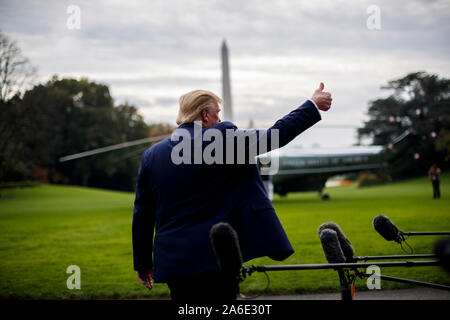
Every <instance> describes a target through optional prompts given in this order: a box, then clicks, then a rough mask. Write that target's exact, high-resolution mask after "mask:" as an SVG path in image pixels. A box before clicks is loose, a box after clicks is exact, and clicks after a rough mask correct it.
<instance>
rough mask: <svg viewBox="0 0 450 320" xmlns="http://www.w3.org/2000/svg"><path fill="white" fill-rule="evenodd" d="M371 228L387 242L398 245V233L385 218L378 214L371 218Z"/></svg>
mask: <svg viewBox="0 0 450 320" xmlns="http://www.w3.org/2000/svg"><path fill="white" fill-rule="evenodd" d="M372 224H373V227H374V228H375V230H376V231H377V232H378V233H379V234H380V235H381V236H382V237H383V238H384V239H386V240H387V241H395V242H398V243H400V242H401V237H400V231H399V230H398V228H397V227H396V226H395V224H394V223H393V222H392V221H391V220H390V219H389V218H388V217H386V216H384V215H382V214H380V215H377V216H376V217H375V218H373V222H372Z"/></svg>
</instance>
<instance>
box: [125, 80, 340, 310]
mask: <svg viewBox="0 0 450 320" xmlns="http://www.w3.org/2000/svg"><path fill="white" fill-rule="evenodd" d="M323 89H324V85H323V83H321V84H320V87H319V88H318V89H317V90H316V91H315V92H314V94H313V96H312V98H311V99H310V100H308V101H306V102H305V103H304V104H302V105H301V106H299V107H298V108H297V109H295V110H293V111H292V112H290V113H289V114H288V115H286V116H284V117H283V118H282V119H280V120H278V121H277V122H276V123H275V124H274V125H273V126H272V127H270V128H269V129H268V130H250V131H249V130H245V131H242V130H239V129H238V128H237V127H236V126H235V125H234V124H233V123H231V122H227V121H224V122H221V121H220V118H219V112H220V107H219V104H220V103H221V100H220V98H218V97H217V96H216V95H214V94H213V93H211V92H209V91H203V90H195V91H192V92H189V93H187V94H185V95H184V96H182V97H181V98H180V110H179V114H178V118H177V123H178V124H179V127H178V129H177V130H175V132H174V133H173V134H172V136H171V137H169V138H166V139H165V140H163V141H161V142H159V143H157V144H156V145H154V146H152V147H151V148H149V149H147V150H146V151H145V152H144V154H143V156H142V162H141V166H140V169H139V172H138V180H137V186H136V199H135V202H134V205H135V206H134V215H133V226H132V233H133V257H134V269H135V270H136V271H137V273H138V279H139V281H140V282H141V283H142V284H143V285H145V286H146V287H147V288H148V289H151V288H152V281H153V280H154V281H155V282H163V283H167V284H168V286H169V288H170V291H171V297H172V299H175V300H194V301H199V300H200V301H205V300H213V301H218V300H235V299H236V297H237V291H238V284H237V281H236V279H230V278H227V276H226V275H225V274H223V273H221V271H220V270H219V267H218V264H217V259H216V257H215V254H214V251H213V248H212V245H211V243H210V239H209V232H210V229H211V227H212V226H213V225H215V224H216V223H218V222H227V223H229V224H230V225H231V226H232V227H233V228H234V229H235V230H236V232H237V234H238V237H239V244H240V247H241V251H242V256H243V260H244V262H245V261H249V260H251V259H254V258H257V257H262V256H268V257H270V258H272V259H274V260H279V261H281V260H284V259H286V258H287V257H288V256H290V255H291V254H292V253H293V252H294V250H293V248H292V246H291V244H290V242H289V240H288V238H287V236H286V233H285V232H284V230H283V227H282V226H281V223H280V221H279V219H278V217H277V215H276V213H275V210H274V208H273V206H272V204H271V202H270V200H269V199H268V197H267V193H266V191H265V189H264V185H263V182H262V179H261V176H260V173H259V170H258V168H257V166H256V164H254V163H252V162H251V160H253V159H254V158H252V157H251V156H250V157H249V158H248V159H247V160H248V161H246V162H245V163H242V162H239V161H238V160H237V157H238V156H237V153H238V152H240V151H245V154H246V155H247V156H248V155H249V154H253V153H252V152H254V153H256V154H260V153H264V152H266V151H267V150H272V149H274V148H277V147H282V146H284V145H286V144H287V143H289V142H290V141H291V140H292V139H294V138H295V137H296V136H297V135H299V134H300V133H301V132H303V131H305V130H306V129H308V128H309V127H311V126H312V125H314V124H315V123H316V122H318V121H319V120H320V119H321V116H320V113H319V110H322V111H327V110H328V109H329V108H330V106H331V101H332V99H331V95H330V94H329V93H327V92H324V91H323ZM243 132H244V133H246V134H248V133H251V134H252V133H255V136H256V143H255V141H253V143H252V142H251V141H248V140H245V141H244V142H245V143H244V147H242V146H243V145H241V144H239V143H238V142H237V141H238V140H239V136H240V135H239V134H240V133H243ZM229 133H233V134H235V135H234V136H233V135H232V136H231V140H230V138H229V137H230V135H229ZM274 133H276V134H275V135H273V134H274ZM212 136H214V139H212V138H211V137H212ZM220 136H221V137H225V138H224V139H225V143H221V144H217V145H216V148H215V149H214V152H210V153H209V155H210V156H214V161H213V162H211V160H208V161H205V159H199V158H198V157H197V156H198V155H200V156H204V155H205V154H206V151H207V149H208V146H209V147H211V145H212V143H213V142H212V141H214V143H215V142H217V140H218V139H219V138H220ZM262 137H264V138H265V139H266V141H267V142H268V147H267V148H263V149H261V148H259V147H258V148H256V149H255V150H250V149H251V148H252V147H255V146H260V144H259V143H260V142H264V141H263V140H262ZM273 137H275V138H276V140H277V141H273V139H275V138H273ZM271 139H272V140H271ZM230 141H231V144H232V148H231V149H227V147H228V146H229V144H230ZM225 145H226V146H225ZM180 146H181V148H180ZM191 147H192V149H190V148H191ZM196 148H197V149H196ZM209 149H211V148H209ZM230 150H232V151H230ZM197 151H199V152H197ZM209 151H211V150H209ZM230 154H231V156H229V155H230ZM180 159H181V160H182V161H180ZM230 159H231V161H229V160H230ZM236 161H237V163H236ZM152 255H153V257H152Z"/></svg>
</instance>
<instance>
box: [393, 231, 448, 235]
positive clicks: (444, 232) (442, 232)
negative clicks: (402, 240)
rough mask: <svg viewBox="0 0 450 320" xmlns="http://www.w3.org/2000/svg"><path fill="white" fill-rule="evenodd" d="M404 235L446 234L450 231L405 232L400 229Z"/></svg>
mask: <svg viewBox="0 0 450 320" xmlns="http://www.w3.org/2000/svg"><path fill="white" fill-rule="evenodd" d="M399 233H400V235H403V236H445V235H450V231H438V232H403V231H399Z"/></svg>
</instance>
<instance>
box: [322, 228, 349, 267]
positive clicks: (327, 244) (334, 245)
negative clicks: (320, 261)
mask: <svg viewBox="0 0 450 320" xmlns="http://www.w3.org/2000/svg"><path fill="white" fill-rule="evenodd" d="M319 239H320V242H321V243H322V248H323V252H324V253H325V258H326V259H327V261H328V263H344V262H345V256H344V253H343V252H342V248H341V245H340V244H339V240H338V235H337V232H336V231H334V230H331V229H323V230H322V231H321V232H320V233H319Z"/></svg>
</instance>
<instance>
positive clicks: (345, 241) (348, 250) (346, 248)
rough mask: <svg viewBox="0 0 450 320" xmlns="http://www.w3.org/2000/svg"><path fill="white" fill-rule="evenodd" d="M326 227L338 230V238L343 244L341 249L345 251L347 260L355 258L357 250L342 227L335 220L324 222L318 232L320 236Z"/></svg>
mask: <svg viewBox="0 0 450 320" xmlns="http://www.w3.org/2000/svg"><path fill="white" fill-rule="evenodd" d="M325 229H331V230H334V231H336V234H337V237H338V240H339V244H340V245H341V249H342V252H343V253H344V256H345V260H346V261H347V262H350V261H352V260H353V255H354V254H355V250H354V249H353V247H352V245H351V243H350V241H349V240H348V239H347V237H346V236H345V234H344V232H343V231H342V230H341V228H340V227H339V226H338V225H337V224H336V223H334V222H331V221H330V222H325V223H323V224H321V225H320V227H319V229H318V231H317V232H318V234H319V236H320V233H321V232H322V230H325Z"/></svg>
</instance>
